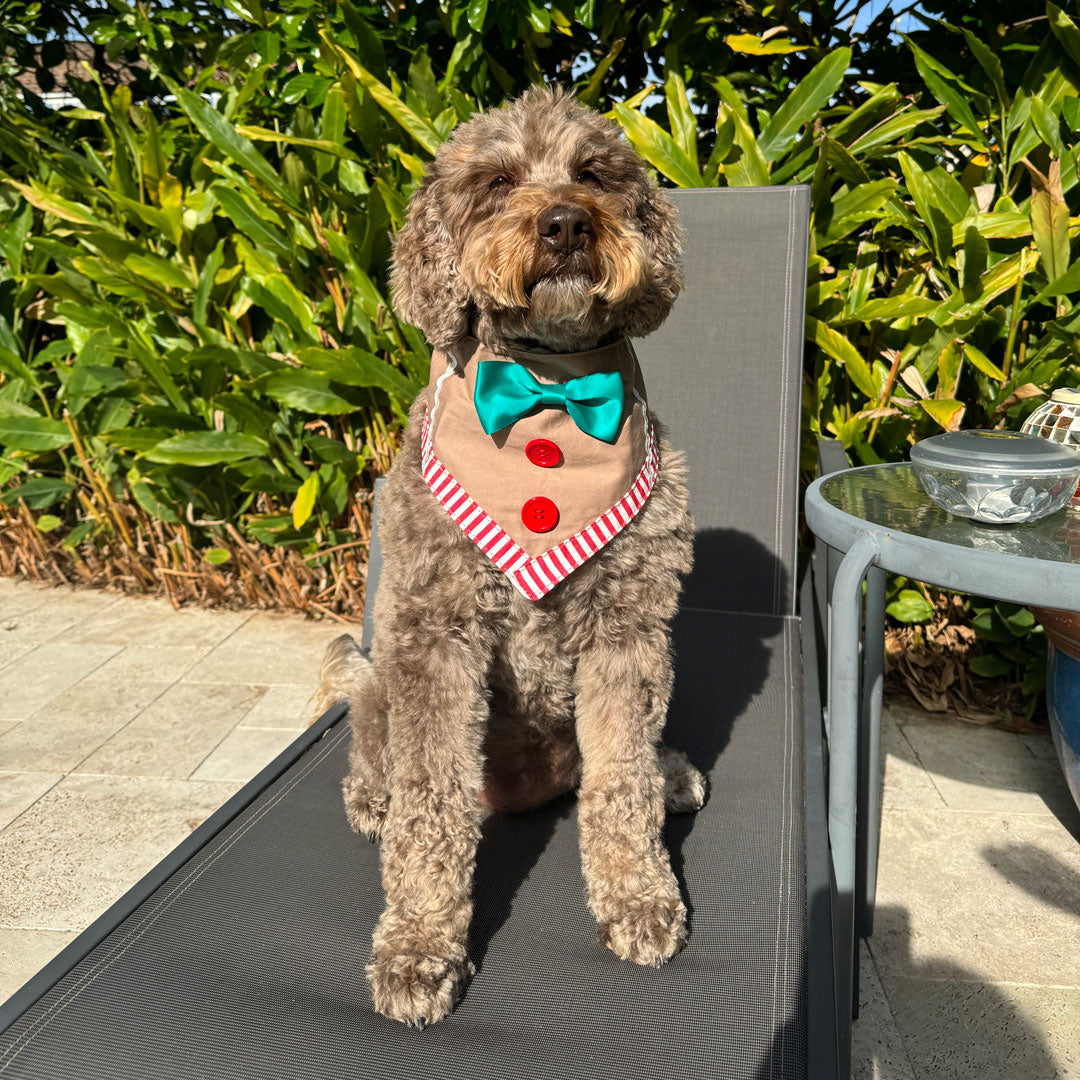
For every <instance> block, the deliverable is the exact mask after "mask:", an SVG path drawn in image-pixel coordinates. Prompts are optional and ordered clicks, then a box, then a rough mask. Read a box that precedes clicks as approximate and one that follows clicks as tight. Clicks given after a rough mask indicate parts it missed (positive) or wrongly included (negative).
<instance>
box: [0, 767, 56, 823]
mask: <svg viewBox="0 0 1080 1080" xmlns="http://www.w3.org/2000/svg"><path fill="white" fill-rule="evenodd" d="M0 760H3V759H2V758H0ZM62 776H63V774H62V773H50V772H0V829H3V828H4V827H5V826H7V825H8V824H10V823H11V822H12V821H14V820H15V819H16V818H17V817H18V816H19V815H20V814H21V813H22V812H23V811H24V810H25V809H26V808H27V807H28V806H32V805H33V803H34V800H35V799H39V798H41V796H42V795H44V794H45V792H46V791H48V790H49V788H51V787H52V786H53V784H55V783H56V782H57V781H58V780H60V779H61V778H62Z"/></svg>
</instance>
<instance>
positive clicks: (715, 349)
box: [634, 185, 810, 615]
mask: <svg viewBox="0 0 1080 1080" xmlns="http://www.w3.org/2000/svg"><path fill="white" fill-rule="evenodd" d="M670 194H671V196H672V198H673V199H674V201H675V203H676V205H677V206H678V208H679V216H680V219H681V222H682V227H683V229H684V231H685V234H686V235H685V246H684V255H683V263H684V266H685V269H686V291H685V292H684V293H683V295H682V296H681V297H680V298H679V300H678V301H677V302H676V304H675V308H674V310H673V311H672V313H671V315H670V316H669V317H668V319H667V321H666V322H665V323H664V325H663V326H662V327H661V328H660V329H659V330H658V331H657V332H656V333H655V334H652V335H650V336H649V337H647V338H644V339H643V340H641V341H636V342H635V343H634V347H635V349H636V350H637V354H638V357H639V358H640V360H641V366H642V370H643V372H644V374H645V383H646V386H647V387H648V393H649V404H650V407H651V408H652V410H653V411H654V412H655V413H656V415H657V417H658V418H659V420H660V421H661V422H662V423H664V424H665V425H666V426H667V428H668V430H669V432H670V436H671V442H672V444H673V445H674V446H676V447H678V448H680V449H682V450H685V451H686V453H687V456H688V459H689V464H690V508H691V511H692V512H693V515H694V524H695V526H696V528H697V545H696V556H695V568H694V573H693V575H692V577H691V579H690V580H689V581H688V582H687V586H686V590H685V592H684V596H683V602H684V605H685V606H687V607H697V608H708V609H712V610H717V611H741V612H754V613H761V614H772V615H791V614H793V613H794V611H795V595H796V584H795V556H796V541H795V534H796V526H797V523H798V484H799V414H800V401H801V383H802V355H803V333H804V331H803V322H804V304H805V294H806V253H807V240H808V236H809V221H810V189H809V188H808V187H806V186H804V185H800V186H790V187H769V188H694V189H687V190H681V191H673V192H670Z"/></svg>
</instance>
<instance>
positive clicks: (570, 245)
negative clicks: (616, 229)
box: [536, 206, 593, 255]
mask: <svg viewBox="0 0 1080 1080" xmlns="http://www.w3.org/2000/svg"><path fill="white" fill-rule="evenodd" d="M536 231H537V232H538V233H539V234H540V238H541V239H542V240H543V241H544V243H545V244H550V245H551V246H552V247H553V248H555V249H556V250H557V251H561V252H562V253H563V254H564V255H568V254H569V253H570V252H571V251H577V250H578V248H581V247H584V246H585V243H586V239H587V237H589V236H591V235H592V231H593V226H592V218H591V217H589V215H588V214H587V213H586V212H585V211H584V210H582V209H581V207H580V206H549V207H548V208H547V209H546V210H545V211H544V212H543V213H542V214H541V215H540V217H539V218H537V221H536Z"/></svg>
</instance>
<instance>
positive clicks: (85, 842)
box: [0, 775, 237, 930]
mask: <svg viewBox="0 0 1080 1080" xmlns="http://www.w3.org/2000/svg"><path fill="white" fill-rule="evenodd" d="M236 786H237V785H235V784H231V783H224V784H222V783H199V782H194V781H191V780H161V779H151V778H147V777H118V776H78V775H73V776H68V777H66V778H65V779H64V780H62V781H61V782H60V783H59V784H57V785H56V787H54V788H53V789H52V790H51V791H50V792H49V793H48V794H47V795H46V796H44V798H42V799H39V800H38V802H36V803H35V804H34V805H33V806H32V807H31V808H30V809H29V810H27V811H26V812H25V813H23V814H22V815H21V816H20V817H19V819H18V820H17V821H15V822H13V823H12V824H11V825H9V826H8V828H7V829H5V830H4V831H3V832H2V833H0V881H2V882H3V883H4V884H3V889H2V890H0V926H4V927H21V928H24V929H25V928H35V929H50V930H81V929H83V928H84V927H86V926H88V925H89V924H90V923H91V922H92V921H93V920H94V919H95V918H96V917H97V916H98V915H100V914H101V912H102V911H104V910H105V908H107V907H108V906H109V905H110V904H111V903H112V902H113V901H114V900H116V899H117V897H119V896H120V895H121V894H122V893H123V892H124V891H125V890H126V889H128V888H130V887H131V885H133V884H134V883H135V882H136V881H137V880H138V879H139V878H140V877H142V875H143V874H145V873H146V872H147V871H148V870H149V869H150V868H151V867H152V866H154V865H155V864H156V863H157V862H158V861H159V860H160V859H161V858H162V856H163V855H165V854H166V853H167V852H169V851H171V850H172V849H173V848H174V847H175V846H176V845H177V844H178V843H180V841H181V840H183V839H184V837H186V836H187V835H188V834H189V833H190V832H191V830H192V829H193V828H195V827H196V826H197V825H198V824H199V823H200V822H202V821H204V820H205V819H206V818H207V817H208V816H209V815H210V814H211V813H213V811H214V810H216V809H217V808H218V807H219V806H220V805H221V804H222V803H223V802H224V801H225V800H226V799H227V798H228V797H229V796H230V795H231V794H232V793H233V791H234V790H235V788H236Z"/></svg>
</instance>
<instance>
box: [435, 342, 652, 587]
mask: <svg viewBox="0 0 1080 1080" xmlns="http://www.w3.org/2000/svg"><path fill="white" fill-rule="evenodd" d="M485 360H490V361H499V362H503V363H507V364H512V363H514V364H521V365H522V366H523V367H524V368H525V369H526V370H527V371H528V372H529V374H530V375H531V376H532V378H534V379H535V380H536V382H537V383H539V384H547V385H554V384H566V385H569V384H568V382H567V380H571V379H576V378H580V377H582V376H587V375H591V374H593V373H595V372H597V371H606V372H617V373H618V375H619V376H620V377H621V380H622V385H623V406H622V415H621V417H619V423H618V432H617V435H616V436H615V438H614V439H613V440H612V441H610V442H608V441H605V440H603V439H601V438H597V437H594V436H593V435H591V434H588V433H587V432H586V431H584V430H582V429H581V428H579V427H578V425H577V423H576V422H575V420H574V419H572V418H571V416H570V415H569V414H568V412H567V410H566V408H565V407H556V406H547V407H538V408H536V409H535V410H533V411H531V412H529V413H528V414H527V415H523V416H521V417H520V418H519V419H517V420H515V421H514V422H512V423H511V424H510V425H509V426H507V427H505V428H504V429H502V430H498V431H496V432H495V433H494V434H493V435H488V434H486V433H485V431H484V429H483V426H482V424H481V422H480V419H479V417H478V415H477V409H476V404H475V403H474V394H475V390H476V379H477V371H478V367H479V364H480V363H481V362H482V361H485ZM616 381H617V380H616ZM426 405H427V409H426V413H425V417H424V426H423V433H422V468H423V471H424V479H425V481H426V483H427V485H428V487H429V488H430V490H431V492H432V494H433V495H434V496H435V498H436V499H437V500H438V501H439V502H440V504H441V505H442V506H443V508H444V509H445V510H446V512H447V513H448V514H449V515H450V516H451V518H453V520H454V521H455V522H456V523H457V524H458V526H459V527H460V528H461V529H462V531H463V532H464V533H465V534H466V536H468V537H469V539H470V540H472V541H473V542H474V543H475V544H476V545H477V547H478V548H480V550H481V551H483V552H484V554H485V555H487V556H488V558H489V559H491V561H492V563H493V564H494V565H495V566H496V567H497V568H498V569H499V570H500V571H502V572H503V573H504V574H506V575H507V577H508V578H509V580H510V581H511V582H512V584H513V585H514V586H515V588H517V589H518V591H519V592H521V593H522V594H523V595H524V596H525V597H526V598H527V599H529V600H538V599H540V597H542V596H544V595H546V594H547V593H549V592H550V591H551V590H552V589H553V588H555V587H556V586H557V585H558V584H560V583H561V582H562V581H564V580H565V579H566V578H567V577H568V576H569V575H570V574H571V573H572V572H573V571H574V570H576V569H578V568H579V567H580V566H582V565H583V564H584V563H585V562H586V561H587V560H588V559H590V558H592V557H593V556H594V555H595V554H596V553H597V552H598V551H600V550H601V549H602V548H603V547H604V546H605V545H606V544H607V543H609V542H610V541H611V540H612V539H614V537H615V536H616V535H617V534H618V533H619V532H621V531H622V529H623V528H625V527H626V526H627V525H628V524H629V523H630V521H632V520H633V518H634V517H635V516H636V515H637V513H638V512H639V511H640V509H641V508H642V506H644V504H645V501H646V499H647V498H648V497H649V493H650V492H651V490H652V487H653V484H654V483H655V481H656V477H657V474H658V472H659V467H660V461H659V451H658V446H657V440H656V436H655V433H654V431H653V428H652V423H651V421H650V419H649V415H648V409H647V406H646V401H645V393H644V386H643V384H642V380H641V373H640V369H639V367H638V364H637V359H636V357H635V356H634V352H633V349H632V348H631V347H630V344H629V342H626V341H622V342H618V343H616V344H614V345H611V346H606V347H604V348H603V349H597V350H592V351H590V352H588V353H575V354H562V355H558V356H548V355H546V354H533V353H528V354H517V353H516V354H515V355H514V358H513V359H509V358H506V357H500V356H496V355H495V354H494V353H492V352H491V351H490V350H488V349H487V348H486V347H485V346H483V345H480V344H479V343H478V342H475V341H469V342H467V343H466V344H465V345H464V347H462V348H461V349H460V350H455V352H454V354H453V355H447V354H444V353H441V352H438V351H437V352H436V353H435V354H434V356H433V358H432V363H431V381H430V383H429V385H428V388H427V401H426Z"/></svg>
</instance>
